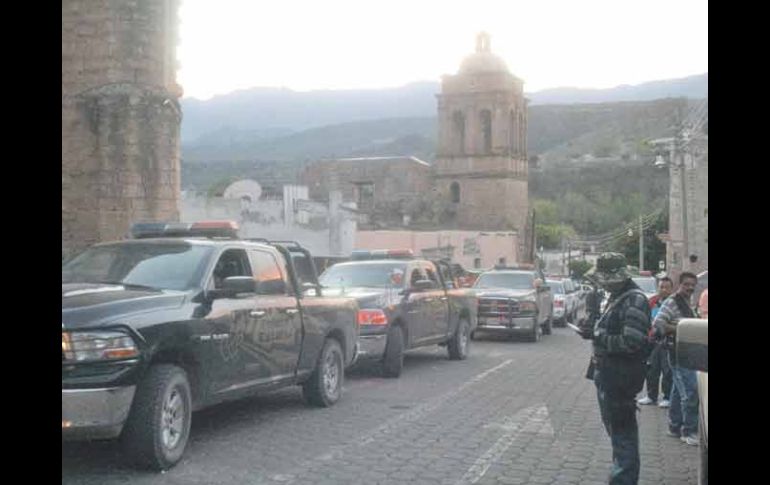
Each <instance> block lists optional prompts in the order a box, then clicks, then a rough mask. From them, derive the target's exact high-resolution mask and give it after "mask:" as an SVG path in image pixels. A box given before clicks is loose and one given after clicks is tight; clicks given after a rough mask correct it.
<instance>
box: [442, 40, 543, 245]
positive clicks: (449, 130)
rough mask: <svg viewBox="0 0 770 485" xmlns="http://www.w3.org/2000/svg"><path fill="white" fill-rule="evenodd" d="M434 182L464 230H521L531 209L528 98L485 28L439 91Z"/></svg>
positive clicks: (525, 224)
mask: <svg viewBox="0 0 770 485" xmlns="http://www.w3.org/2000/svg"><path fill="white" fill-rule="evenodd" d="M438 119H439V136H438V154H437V157H436V162H435V177H436V182H435V183H436V186H437V188H438V192H439V193H440V195H441V197H443V198H445V199H446V200H449V201H450V202H451V203H452V204H454V205H455V208H456V214H457V215H456V217H457V222H458V226H459V227H460V228H463V229H483V230H494V229H515V230H518V231H520V232H522V233H523V232H524V229H525V228H526V226H527V219H528V214H529V194H528V179H527V177H528V170H527V167H528V165H527V100H526V99H525V98H524V94H523V82H522V81H521V79H519V78H517V77H516V76H514V75H513V74H511V73H510V71H509V70H508V67H507V66H506V65H505V62H504V61H503V60H502V59H501V58H499V57H498V56H496V55H494V54H493V53H492V52H491V48H490V39H489V36H488V35H487V34H483V33H482V34H479V36H478V38H477V41H476V52H475V53H473V54H471V55H470V56H468V57H466V58H465V59H464V60H463V62H462V64H461V65H460V70H459V72H458V73H457V74H456V75H454V76H444V79H443V82H442V87H441V94H439V95H438Z"/></svg>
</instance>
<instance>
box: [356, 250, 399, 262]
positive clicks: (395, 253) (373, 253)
mask: <svg viewBox="0 0 770 485" xmlns="http://www.w3.org/2000/svg"><path fill="white" fill-rule="evenodd" d="M350 257H351V259H353V260H358V261H360V260H363V259H412V258H414V253H413V252H412V250H411V249H371V250H369V249H354V250H353V252H352V253H351V255H350Z"/></svg>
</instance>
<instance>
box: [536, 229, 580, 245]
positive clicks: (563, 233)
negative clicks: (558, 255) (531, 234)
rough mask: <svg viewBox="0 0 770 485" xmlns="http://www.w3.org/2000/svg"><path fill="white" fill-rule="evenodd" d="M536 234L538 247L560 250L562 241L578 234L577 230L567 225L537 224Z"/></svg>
mask: <svg viewBox="0 0 770 485" xmlns="http://www.w3.org/2000/svg"><path fill="white" fill-rule="evenodd" d="M535 233H536V235H537V244H538V246H543V247H544V248H546V249H556V248H559V247H561V242H562V240H564V239H566V238H569V237H574V236H575V234H576V232H575V229H574V228H573V227H572V226H568V225H566V224H535Z"/></svg>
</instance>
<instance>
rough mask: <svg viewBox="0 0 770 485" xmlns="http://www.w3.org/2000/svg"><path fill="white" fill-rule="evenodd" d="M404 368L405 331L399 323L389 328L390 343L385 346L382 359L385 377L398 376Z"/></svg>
mask: <svg viewBox="0 0 770 485" xmlns="http://www.w3.org/2000/svg"><path fill="white" fill-rule="evenodd" d="M403 368H404V331H403V330H401V327H399V326H398V325H393V326H391V327H390V330H388V343H387V344H386V346H385V357H384V359H383V361H382V371H383V374H385V377H398V376H400V375H401V370H402V369H403Z"/></svg>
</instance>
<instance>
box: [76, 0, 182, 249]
mask: <svg viewBox="0 0 770 485" xmlns="http://www.w3.org/2000/svg"><path fill="white" fill-rule="evenodd" d="M176 25H177V0H146V1H143V2H120V1H103V2H94V1H91V0H68V1H65V2H62V256H63V257H64V256H65V255H69V254H72V253H73V252H76V251H78V250H79V249H82V248H84V247H85V246H88V245H90V244H92V243H95V242H99V241H104V240H111V239H117V238H122V237H124V236H125V235H126V234H127V233H128V230H129V227H130V224H131V223H133V222H136V221H139V220H176V219H178V217H179V209H178V200H179V192H180V173H179V124H180V121H181V113H180V109H179V103H178V98H179V96H180V95H181V89H180V87H179V86H178V85H177V84H176V80H175V76H176V67H177V66H176V56H175V51H176V30H177V29H176Z"/></svg>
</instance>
